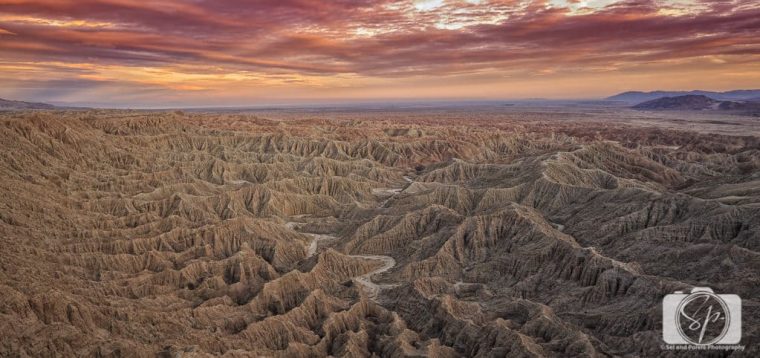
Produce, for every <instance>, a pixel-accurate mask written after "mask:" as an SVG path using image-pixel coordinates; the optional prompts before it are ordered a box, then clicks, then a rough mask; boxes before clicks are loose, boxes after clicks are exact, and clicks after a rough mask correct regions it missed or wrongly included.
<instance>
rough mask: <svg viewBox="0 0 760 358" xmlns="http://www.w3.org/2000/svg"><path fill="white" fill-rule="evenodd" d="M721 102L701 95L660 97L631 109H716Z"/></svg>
mask: <svg viewBox="0 0 760 358" xmlns="http://www.w3.org/2000/svg"><path fill="white" fill-rule="evenodd" d="M720 103H721V102H720V101H716V100H714V99H712V98H710V97H707V96H703V95H693V94H689V95H685V96H676V97H662V98H657V99H653V100H651V101H646V102H643V103H639V104H637V105H635V106H633V108H635V109H648V110H703V109H712V108H716V107H717V106H718V105H719V104H720Z"/></svg>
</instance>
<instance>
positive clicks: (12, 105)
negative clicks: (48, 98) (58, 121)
mask: <svg viewBox="0 0 760 358" xmlns="http://www.w3.org/2000/svg"><path fill="white" fill-rule="evenodd" d="M54 108H56V106H54V105H52V104H47V103H35V102H24V101H13V100H7V99H2V98H0V110H19V109H54Z"/></svg>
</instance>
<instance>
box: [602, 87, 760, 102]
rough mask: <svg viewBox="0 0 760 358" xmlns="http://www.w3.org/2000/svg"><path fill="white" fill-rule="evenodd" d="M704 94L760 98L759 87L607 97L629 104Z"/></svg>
mask: <svg viewBox="0 0 760 358" xmlns="http://www.w3.org/2000/svg"><path fill="white" fill-rule="evenodd" d="M690 95H691V96H705V97H709V98H711V99H714V100H719V101H744V100H758V99H760V89H751V90H734V91H726V92H712V91H700V90H694V91H652V92H640V91H629V92H623V93H620V94H616V95H614V96H611V97H607V98H606V99H607V100H610V101H624V102H628V103H631V104H636V103H642V102H646V101H651V100H655V99H658V98H663V97H679V96H690Z"/></svg>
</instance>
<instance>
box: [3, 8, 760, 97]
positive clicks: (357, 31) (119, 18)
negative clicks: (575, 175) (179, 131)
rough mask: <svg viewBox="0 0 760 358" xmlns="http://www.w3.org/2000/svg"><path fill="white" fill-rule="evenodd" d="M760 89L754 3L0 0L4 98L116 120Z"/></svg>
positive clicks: (759, 29)
mask: <svg viewBox="0 0 760 358" xmlns="http://www.w3.org/2000/svg"><path fill="white" fill-rule="evenodd" d="M741 88H744V89H748V88H760V1H757V0H733V1H732V0H710V1H707V0H674V1H660V0H626V1H614V0H589V1H580V0H572V1H562V0H548V1H519V0H378V1H369V0H333V1H328V0H255V1H245V0H184V1H183V0H155V1H143V0H36V1H25V0H0V97H2V98H6V99H17V100H29V101H44V102H50V103H57V104H73V105H94V106H110V107H140V108H156V107H180V106H182V107H196V106H246V105H268V104H283V103H322V102H330V103H335V102H352V101H397V100H487V99H520V98H568V99H580V98H599V97H605V96H609V95H612V94H615V93H618V92H622V91H627V90H656V89H662V90H689V89H705V90H729V89H741Z"/></svg>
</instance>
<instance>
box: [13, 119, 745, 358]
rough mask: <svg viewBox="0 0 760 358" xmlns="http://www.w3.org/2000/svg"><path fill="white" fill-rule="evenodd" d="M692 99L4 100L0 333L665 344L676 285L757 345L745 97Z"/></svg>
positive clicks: (31, 351)
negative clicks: (437, 102) (117, 106)
mask: <svg viewBox="0 0 760 358" xmlns="http://www.w3.org/2000/svg"><path fill="white" fill-rule="evenodd" d="M620 113H624V115H621V114H620ZM625 113H628V114H625ZM625 116H628V117H625ZM702 117H703V116H701V115H699V114H694V115H693V116H692V115H685V114H667V115H665V114H663V115H661V118H660V117H658V115H655V114H651V113H650V114H646V113H638V112H633V111H627V110H598V111H597V110H594V111H591V112H589V113H586V112H583V111H580V110H572V111H566V110H559V109H549V110H542V111H538V110H537V111H532V112H531V111H523V112H521V111H520V109H515V108H505V109H498V110H497V109H489V110H483V111H473V110H459V111H457V110H438V111H436V110H415V111H402V110H398V111H364V112H362V111H359V110H353V111H351V110H349V111H337V110H336V111H328V110H325V111H261V112H260V113H200V112H180V111H166V112H145V111H142V112H141V111H106V110H91V111H27V112H8V113H4V114H0V148H1V149H0V154H1V156H0V197H1V198H2V199H1V200H0V240H2V241H1V242H0V334H2V337H3V338H2V340H0V356H22V357H26V356H33V357H36V356H103V357H107V356H155V355H165V356H175V355H178V354H179V355H183V356H206V355H209V356H211V355H226V356H230V357H234V356H241V357H242V356H283V357H301V356H303V357H322V356H329V355H332V356H348V357H360V356H372V355H376V356H431V357H458V356H519V357H532V356H536V357H539V356H550V357H565V356H585V357H597V356H621V355H623V356H625V355H627V356H662V355H667V354H668V352H663V351H661V348H660V346H661V344H662V339H661V331H660V329H661V321H662V318H661V302H662V298H663V296H664V295H666V294H669V293H672V292H673V291H676V290H689V289H690V288H691V287H693V286H709V287H712V288H713V289H714V290H715V291H716V292H725V293H734V294H738V295H740V296H741V297H742V298H743V302H744V303H743V321H744V327H743V328H744V333H743V340H742V344H744V345H746V346H747V350H746V351H745V352H744V354H746V355H748V356H751V355H756V354H758V353H760V351H759V350H758V349H760V307H758V304H760V300H758V297H759V296H760V134H759V133H760V131H759V130H758V128H760V120H758V119H756V118H746V117H738V116H737V117H727V118H717V119H716V118H702ZM718 353H720V352H718ZM671 354H675V353H671ZM724 354H726V353H724Z"/></svg>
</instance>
